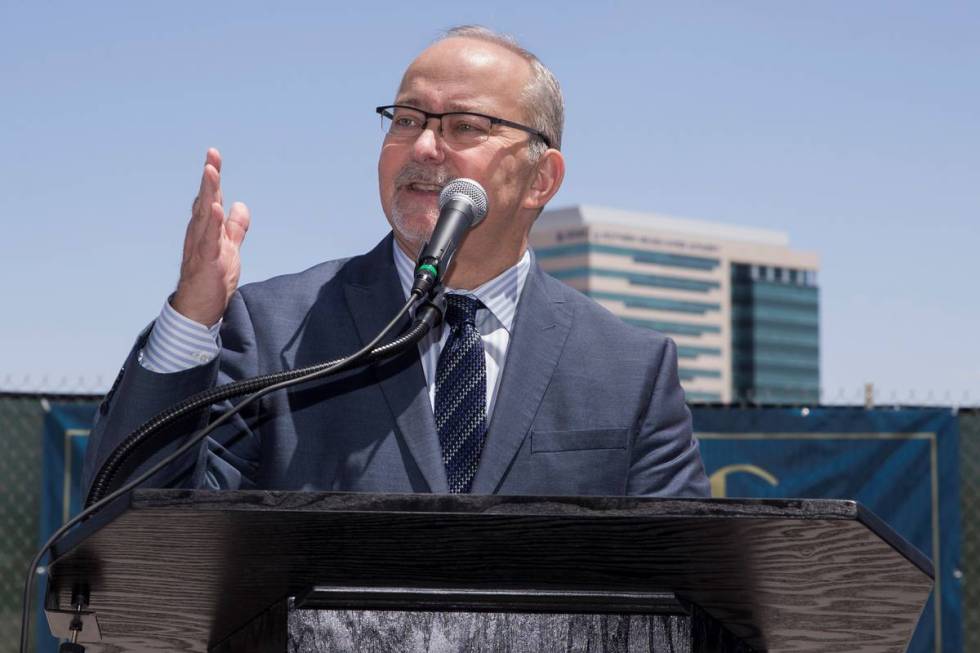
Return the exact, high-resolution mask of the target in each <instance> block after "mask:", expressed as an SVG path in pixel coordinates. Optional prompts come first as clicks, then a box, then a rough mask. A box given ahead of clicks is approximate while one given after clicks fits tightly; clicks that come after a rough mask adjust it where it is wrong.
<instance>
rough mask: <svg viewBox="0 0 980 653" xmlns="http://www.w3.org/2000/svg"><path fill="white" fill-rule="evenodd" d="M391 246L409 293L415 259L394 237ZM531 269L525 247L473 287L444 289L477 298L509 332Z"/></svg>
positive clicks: (401, 278) (399, 273)
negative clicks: (510, 262)
mask: <svg viewBox="0 0 980 653" xmlns="http://www.w3.org/2000/svg"><path fill="white" fill-rule="evenodd" d="M391 249H392V253H393V258H394V260H395V269H396V270H398V280H399V281H400V282H401V284H402V290H403V291H404V292H405V297H408V294H409V293H410V292H411V291H412V282H413V281H414V280H415V261H413V260H412V259H410V258H409V257H408V255H407V254H405V252H403V251H402V248H401V247H399V246H398V243H397V242H395V241H394V240H392V243H391ZM530 269H531V254H530V250H527V249H525V250H524V255H523V256H521V260H519V261H518V262H517V264H516V265H513V266H511V267H509V268H507V269H506V270H504V271H503V272H501V273H500V274H498V275H497V276H496V277H494V278H493V279H490V280H489V281H487V282H485V283H482V284H480V285H479V286H477V287H476V288H474V289H473V290H456V289H455V288H447V289H446V290H447V292H449V293H455V294H459V295H469V296H470V297H476V298H477V299H479V300H480V301H481V302H483V305H484V306H486V307H487V310H489V311H490V312H491V313H493V316H494V317H495V318H497V320H498V321H499V322H500V324H501V325H503V327H504V328H505V329H507V332H508V333H510V332H512V330H513V329H512V327H513V326H514V314H515V313H516V312H517V301H518V300H519V299H520V297H521V291H522V290H523V289H524V283H525V282H526V281H527V273H528V271H530Z"/></svg>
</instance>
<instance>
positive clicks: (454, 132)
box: [375, 104, 551, 147]
mask: <svg viewBox="0 0 980 653" xmlns="http://www.w3.org/2000/svg"><path fill="white" fill-rule="evenodd" d="M375 111H376V112H377V113H379V114H380V115H381V127H382V129H384V131H385V133H386V134H388V136H390V137H391V138H396V139H399V140H415V139H416V138H418V137H419V134H421V133H422V131H423V130H424V129H425V126H426V125H428V124H429V121H430V120H432V119H433V118H435V119H437V120H438V121H439V133H440V134H442V138H443V140H444V141H446V143H447V144H449V145H450V146H453V147H472V146H474V145H479V144H480V143H483V142H485V141H486V140H487V139H488V138H490V131H491V130H492V129H493V126H494V125H503V126H504V127H512V128H514V129H520V130H521V131H523V132H527V133H528V134H531V135H532V136H537V137H538V138H540V139H541V140H542V141H544V144H545V145H546V146H547V147H551V141H550V140H549V139H548V137H547V136H545V135H544V133H542V132H540V131H538V130H537V129H533V128H531V127H527V126H525V125H522V124H520V123H516V122H511V121H510V120H504V119H503V118H496V117H494V116H488V115H485V114H482V113H473V112H471V111H447V112H445V113H430V112H428V111H422V110H421V109H416V108H415V107H409V106H405V105H403V104H392V105H389V106H384V107H377V108H376V109H375Z"/></svg>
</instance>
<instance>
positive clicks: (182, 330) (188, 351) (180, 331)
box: [138, 299, 221, 374]
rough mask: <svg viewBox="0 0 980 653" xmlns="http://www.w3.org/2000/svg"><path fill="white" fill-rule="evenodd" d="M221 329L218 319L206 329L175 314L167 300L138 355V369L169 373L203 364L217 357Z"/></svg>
mask: <svg viewBox="0 0 980 653" xmlns="http://www.w3.org/2000/svg"><path fill="white" fill-rule="evenodd" d="M220 329H221V320H218V323H217V324H214V325H212V326H210V327H206V326H204V325H203V324H200V323H198V322H195V321H194V320H192V319H190V318H187V317H184V316H183V315H181V314H180V313H178V312H177V311H176V310H174V308H173V306H171V305H170V300H169V299H168V300H167V301H165V302H164V303H163V309H161V311H160V316H159V317H157V320H156V322H155V323H154V324H153V328H152V329H151V330H150V335H149V337H148V338H147V339H146V345H145V346H144V347H143V349H141V350H140V352H139V355H138V360H139V363H140V366H142V367H143V368H144V369H146V370H149V371H151V372H158V373H161V374H171V373H173V372H183V371H184V370H189V369H191V368H193V367H197V366H199V365H206V364H207V363H210V362H211V361H213V360H214V359H215V358H216V357H217V356H218V351H219V347H218V331H219V330H220Z"/></svg>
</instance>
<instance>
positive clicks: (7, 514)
mask: <svg viewBox="0 0 980 653" xmlns="http://www.w3.org/2000/svg"><path fill="white" fill-rule="evenodd" d="M49 399H50V400H52V401H53V400H57V401H59V402H76V401H77V402H88V403H91V402H95V401H97V400H98V399H99V397H98V396H94V395H85V396H79V395H70V396H65V395H58V396H46V395H40V394H8V395H5V394H0V653H15V652H16V651H17V650H18V645H19V642H20V619H21V596H22V592H23V587H24V574H25V573H26V571H27V565H28V564H30V561H31V558H32V557H33V556H34V554H35V553H36V551H37V549H38V547H39V546H40V542H39V541H38V538H39V533H38V522H39V521H40V514H41V471H42V465H41V448H42V434H43V432H44V413H45V409H44V407H45V405H46V404H47V401H48V400H49ZM32 631H33V628H32ZM31 634H32V635H33V632H32V633H31Z"/></svg>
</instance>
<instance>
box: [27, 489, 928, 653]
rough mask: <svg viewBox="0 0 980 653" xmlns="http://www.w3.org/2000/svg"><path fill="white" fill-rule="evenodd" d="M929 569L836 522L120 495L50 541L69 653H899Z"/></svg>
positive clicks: (737, 503)
mask: <svg viewBox="0 0 980 653" xmlns="http://www.w3.org/2000/svg"><path fill="white" fill-rule="evenodd" d="M932 578H933V570H932V565H931V563H930V562H929V561H928V560H927V559H926V558H925V557H924V556H923V555H922V554H921V553H920V552H919V551H918V550H916V549H915V548H913V547H912V546H911V545H909V544H908V543H907V542H906V541H905V540H903V539H902V538H901V537H899V536H898V535H896V534H895V533H894V531H892V530H891V529H890V528H889V527H888V526H887V525H886V524H884V523H883V522H881V521H880V520H879V519H877V518H876V517H875V516H874V515H873V514H871V513H870V512H869V511H867V510H866V509H864V508H863V507H861V506H860V505H858V504H857V503H854V502H851V501H824V500H727V499H714V500H692V499H643V498H623V497H615V498H606V497H503V496H442V495H391V494H385V495H378V494H347V493H343V494H341V493H323V492H317V493H297V492H208V491H190V490H139V491H137V492H135V493H134V494H133V495H131V496H129V497H125V498H124V500H121V501H119V502H117V503H116V504H115V505H114V506H112V507H110V509H109V510H107V511H106V512H104V513H102V514H100V515H98V516H96V517H95V518H93V519H91V520H89V521H88V522H86V523H84V524H83V525H82V526H81V527H79V528H78V529H76V530H75V531H73V532H72V533H71V534H70V535H69V536H68V537H67V538H66V539H65V540H63V541H62V542H60V543H59V544H58V546H57V548H56V551H55V561H54V562H53V564H52V565H51V567H50V576H49V579H50V580H49V588H48V593H47V597H46V603H45V605H46V609H47V613H48V621H49V624H50V625H51V628H52V632H53V633H54V634H55V635H56V636H59V637H67V636H68V623H69V621H70V619H71V616H70V613H71V596H72V592H73V590H75V589H79V588H83V589H85V590H87V592H88V594H89V597H90V603H89V606H88V608H87V610H86V611H85V614H84V617H83V621H84V623H85V627H84V629H83V630H82V633H81V637H80V638H79V641H80V642H82V643H84V644H85V646H86V649H87V651H89V652H94V651H214V652H221V653H224V652H232V651H234V652H236V653H251V652H253V651H254V652H259V651H262V652H265V651H270V652H271V651H276V652H280V651H287V650H289V651H291V652H293V651H297V652H298V651H328V650H365V651H382V650H398V651H401V650H431V651H440V650H453V651H455V650H469V651H500V650H509V651H512V652H514V653H516V652H517V651H525V650H526V651H539V650H554V651H578V650H582V651H585V650H590V651H658V652H660V651H670V652H673V651H690V652H692V653H697V652H701V651H794V652H796V651H821V652H826V651H849V650H860V651H863V652H865V653H870V652H874V651H904V650H905V647H906V645H907V643H908V641H909V638H910V637H911V635H912V632H913V630H914V628H915V625H916V622H917V621H918V618H919V615H920V613H921V612H922V609H923V607H924V606H925V603H926V600H927V599H928V597H929V593H930V591H931V589H932V584H933V581H932Z"/></svg>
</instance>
